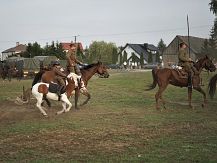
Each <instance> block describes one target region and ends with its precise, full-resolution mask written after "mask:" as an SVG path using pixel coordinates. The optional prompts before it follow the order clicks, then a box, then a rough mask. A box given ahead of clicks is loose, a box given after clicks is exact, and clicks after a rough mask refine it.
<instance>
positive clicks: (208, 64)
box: [202, 55, 216, 72]
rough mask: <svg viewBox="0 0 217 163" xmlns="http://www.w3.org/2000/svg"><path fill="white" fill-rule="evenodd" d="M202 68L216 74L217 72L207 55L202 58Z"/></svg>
mask: <svg viewBox="0 0 217 163" xmlns="http://www.w3.org/2000/svg"><path fill="white" fill-rule="evenodd" d="M202 67H203V68H205V69H206V70H207V71H210V72H214V71H215V70H216V67H215V65H214V64H213V62H212V60H211V59H210V58H209V57H208V56H207V55H206V56H205V57H204V58H202Z"/></svg>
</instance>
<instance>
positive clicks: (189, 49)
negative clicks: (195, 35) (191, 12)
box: [187, 15, 191, 58]
mask: <svg viewBox="0 0 217 163" xmlns="http://www.w3.org/2000/svg"><path fill="white" fill-rule="evenodd" d="M187 26H188V51H189V58H191V54H190V53H191V48H190V47H191V46H190V36H189V33H190V32H189V21H188V15H187Z"/></svg>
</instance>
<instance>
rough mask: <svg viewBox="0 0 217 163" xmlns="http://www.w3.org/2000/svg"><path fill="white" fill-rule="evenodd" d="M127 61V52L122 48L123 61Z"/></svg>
mask: <svg viewBox="0 0 217 163" xmlns="http://www.w3.org/2000/svg"><path fill="white" fill-rule="evenodd" d="M124 62H127V52H126V51H125V50H124V54H123V63H124Z"/></svg>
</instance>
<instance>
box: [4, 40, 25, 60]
mask: <svg viewBox="0 0 217 163" xmlns="http://www.w3.org/2000/svg"><path fill="white" fill-rule="evenodd" d="M26 48H27V46H26V45H23V44H19V42H17V43H16V46H15V47H12V48H10V49H7V50H5V51H3V52H2V53H1V56H0V59H1V61H4V60H6V59H7V58H8V57H10V56H20V55H21V54H22V53H24V52H25V51H26Z"/></svg>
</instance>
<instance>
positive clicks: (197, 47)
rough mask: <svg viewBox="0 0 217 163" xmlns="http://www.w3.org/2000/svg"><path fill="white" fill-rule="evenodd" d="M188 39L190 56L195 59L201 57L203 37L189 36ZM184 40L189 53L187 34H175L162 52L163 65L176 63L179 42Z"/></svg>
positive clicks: (168, 65) (167, 65)
mask: <svg viewBox="0 0 217 163" xmlns="http://www.w3.org/2000/svg"><path fill="white" fill-rule="evenodd" d="M189 40H190V55H191V56H190V57H191V58H192V59H193V60H194V61H196V60H197V59H198V58H200V57H201V51H202V47H203V45H204V41H205V40H206V39H205V38H199V37H193V36H190V37H189ZM181 42H184V43H185V44H186V45H187V52H188V53H189V44H188V36H179V35H177V36H176V37H175V38H174V39H173V40H172V42H171V43H170V44H169V45H168V46H167V48H166V49H165V51H164V53H163V64H164V67H170V66H172V65H174V64H177V63H178V51H179V44H180V43H181Z"/></svg>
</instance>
